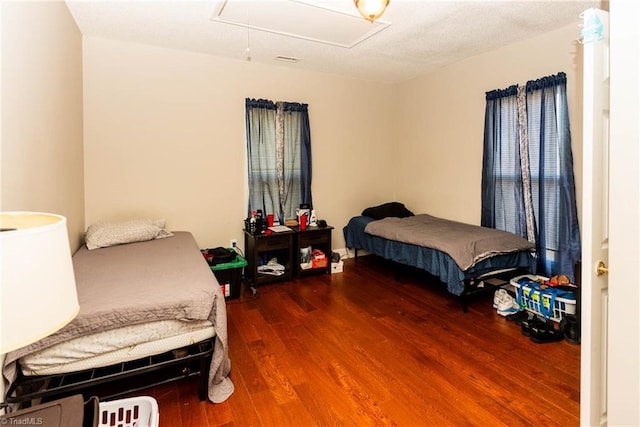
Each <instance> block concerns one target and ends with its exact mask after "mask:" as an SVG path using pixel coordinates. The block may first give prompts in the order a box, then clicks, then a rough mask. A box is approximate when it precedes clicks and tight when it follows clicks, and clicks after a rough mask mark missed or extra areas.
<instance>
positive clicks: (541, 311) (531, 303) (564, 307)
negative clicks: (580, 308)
mask: <svg viewBox="0 0 640 427" xmlns="http://www.w3.org/2000/svg"><path fill="white" fill-rule="evenodd" d="M522 279H527V280H530V281H533V282H536V281H538V280H541V279H542V280H549V279H548V278H547V277H544V276H535V275H531V274H525V275H523V276H518V277H514V278H513V279H511V280H510V281H509V283H510V284H511V286H513V289H514V291H515V292H516V295H519V296H520V301H519V302H520V305H521V306H523V307H524V308H525V309H526V310H528V311H530V312H532V313H534V314H537V315H539V316H542V317H545V314H546V315H547V316H546V317H548V318H549V319H551V320H553V321H555V322H560V321H561V320H562V318H563V317H564V316H565V315H567V314H575V313H576V300H575V296H574V297H573V298H567V297H566V296H557V295H556V297H555V298H553V295H552V294H551V292H544V290H542V291H539V290H536V289H534V288H533V287H529V286H527V285H526V283H525V284H520V283H519V282H520V281H521V280H522ZM574 295H575V294H574ZM552 299H553V300H554V302H553V310H551V300H552Z"/></svg>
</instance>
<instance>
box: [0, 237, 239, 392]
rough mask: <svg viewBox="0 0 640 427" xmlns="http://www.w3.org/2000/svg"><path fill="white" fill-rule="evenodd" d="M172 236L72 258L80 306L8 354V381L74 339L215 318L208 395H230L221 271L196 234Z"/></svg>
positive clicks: (5, 371)
mask: <svg viewBox="0 0 640 427" xmlns="http://www.w3.org/2000/svg"><path fill="white" fill-rule="evenodd" d="M173 234H174V235H173V236H172V237H167V238H163V239H158V240H150V241H145V242H137V243H128V244H122V245H116V246H111V247H107V248H100V249H95V250H88V249H87V248H86V246H83V247H81V248H80V249H79V250H78V252H77V253H76V254H75V255H74V256H73V266H74V271H75V277H76V287H77V290H78V300H79V303H80V311H79V313H78V315H77V316H76V317H75V318H74V319H73V320H72V321H71V322H70V323H69V324H67V325H66V326H65V327H64V328H62V329H60V330H59V331H58V332H56V333H54V334H52V335H50V336H48V337H46V338H44V339H42V340H40V341H37V342H35V343H33V344H31V345H29V346H26V347H23V348H21V349H18V350H16V351H14V352H11V353H9V354H8V355H7V358H6V361H5V365H4V368H3V375H4V380H5V384H6V385H9V384H11V382H12V381H14V380H15V379H16V376H17V371H18V364H19V363H20V359H21V358H22V357H23V356H25V355H29V354H33V353H37V352H39V351H41V350H43V349H48V348H51V347H52V346H55V345H60V344H64V343H66V342H69V341H71V340H73V339H75V338H78V337H83V336H86V335H89V334H95V333H100V332H104V331H108V332H114V331H115V332H116V333H117V332H118V331H119V330H120V328H125V327H131V326H132V325H140V324H144V323H147V322H157V321H166V320H179V321H182V322H185V323H188V322H198V321H199V322H202V321H203V320H208V321H209V322H210V323H211V325H212V326H213V332H212V335H214V336H215V341H214V348H213V355H212V357H211V363H210V366H209V375H208V397H209V399H210V400H211V401H213V402H222V401H224V400H226V399H227V398H228V397H229V396H230V395H231V393H232V392H233V389H234V387H233V383H232V382H231V380H230V378H229V372H230V361H229V356H228V340H227V316H226V305H225V300H224V296H223V295H222V292H221V290H220V286H219V285H218V282H217V280H216V279H215V276H214V275H213V274H212V272H211V270H210V268H209V266H208V264H207V262H206V261H205V259H204V258H203V257H202V254H201V253H200V249H199V248H198V245H197V243H196V241H195V239H194V237H193V236H192V235H191V233H189V232H174V233H173Z"/></svg>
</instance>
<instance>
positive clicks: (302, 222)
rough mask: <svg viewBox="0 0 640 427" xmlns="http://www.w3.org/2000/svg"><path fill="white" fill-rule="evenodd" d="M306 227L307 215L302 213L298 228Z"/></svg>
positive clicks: (303, 228) (304, 228)
mask: <svg viewBox="0 0 640 427" xmlns="http://www.w3.org/2000/svg"><path fill="white" fill-rule="evenodd" d="M306 229H307V216H306V215H302V216H300V230H306Z"/></svg>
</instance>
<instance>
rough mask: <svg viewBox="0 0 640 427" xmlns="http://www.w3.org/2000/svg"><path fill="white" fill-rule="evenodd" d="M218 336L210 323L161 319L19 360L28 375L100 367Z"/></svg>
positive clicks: (102, 334) (81, 339) (65, 343)
mask: <svg viewBox="0 0 640 427" xmlns="http://www.w3.org/2000/svg"><path fill="white" fill-rule="evenodd" d="M213 336H215V330H214V327H213V325H212V324H211V322H210V321H208V320H197V321H188V322H187V321H181V320H160V321H155V322H149V323H142V324H138V325H131V326H125V327H122V328H118V329H113V330H109V331H104V332H98V333H95V334H91V335H87V336H82V337H78V338H74V339H72V340H69V341H65V342H62V343H59V344H56V345H54V346H52V347H48V348H46V349H43V350H41V351H39V352H36V353H32V354H29V355H27V356H24V357H22V358H21V359H20V366H21V368H22V371H23V373H24V374H25V375H28V376H32V375H52V374H62V373H69V372H76V371H81V370H85V369H93V368H100V367H104V366H109V365H113V364H116V363H121V362H128V361H131V360H136V359H139V358H142V357H146V356H152V355H156V354H161V353H164V352H166V351H169V350H173V349H177V348H180V347H185V346H188V345H191V344H195V343H196V342H199V341H202V340H205V339H207V338H211V337H213Z"/></svg>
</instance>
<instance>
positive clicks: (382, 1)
mask: <svg viewBox="0 0 640 427" xmlns="http://www.w3.org/2000/svg"><path fill="white" fill-rule="evenodd" d="M353 2H354V3H355V5H356V7H357V8H358V12H360V15H362V17H363V18H364V19H366V20H367V21H371V23H373V21H375V20H376V19H378V18H380V17H381V16H382V14H383V13H384V11H385V9H386V8H387V6H389V0H353Z"/></svg>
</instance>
